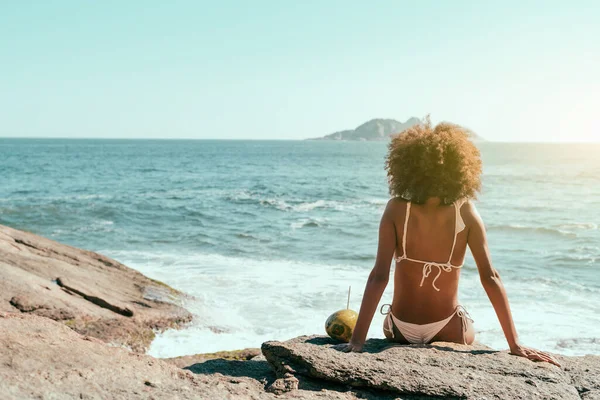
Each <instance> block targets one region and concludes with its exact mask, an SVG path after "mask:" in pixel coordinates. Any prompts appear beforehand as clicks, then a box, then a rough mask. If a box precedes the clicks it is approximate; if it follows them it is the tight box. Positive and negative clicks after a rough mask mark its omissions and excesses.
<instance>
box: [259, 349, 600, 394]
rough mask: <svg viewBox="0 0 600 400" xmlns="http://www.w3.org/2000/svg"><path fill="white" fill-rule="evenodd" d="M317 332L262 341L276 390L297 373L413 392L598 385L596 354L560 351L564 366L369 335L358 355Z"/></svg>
mask: <svg viewBox="0 0 600 400" xmlns="http://www.w3.org/2000/svg"><path fill="white" fill-rule="evenodd" d="M332 344H333V342H332V341H331V340H330V339H329V338H324V337H300V338H296V339H293V340H290V341H288V342H267V343H264V344H263V346H262V352H263V354H264V355H265V357H266V359H267V360H268V362H269V363H270V364H271V366H272V367H273V368H274V370H275V372H276V374H277V376H278V377H279V379H278V381H279V383H278V382H277V381H275V382H274V384H273V385H276V386H279V387H281V388H282V391H285V390H289V389H294V388H295V387H297V386H298V384H299V382H301V381H302V379H305V378H309V379H313V380H315V379H317V380H320V381H324V382H329V383H332V384H338V385H344V386H350V387H352V388H353V389H358V390H361V389H369V390H374V391H378V392H380V393H385V394H386V395H395V396H398V397H400V398H410V399H413V398H419V399H439V398H446V399H562V400H566V399H580V398H584V399H591V398H594V396H597V394H598V392H599V391H600V356H586V357H561V356H557V358H559V360H560V361H561V363H562V365H563V368H559V367H556V366H553V365H550V364H548V363H534V362H531V361H529V360H526V359H524V358H518V357H515V356H511V355H509V354H508V353H507V352H500V351H494V350H491V349H489V348H486V347H484V346H475V347H473V346H462V345H458V344H452V343H435V344H433V345H427V346H418V345H411V346H398V345H396V346H394V345H390V344H389V343H388V342H386V341H384V340H369V341H368V342H367V345H366V346H365V349H364V350H365V351H364V353H362V354H356V353H351V354H346V353H341V352H339V351H337V350H335V349H332V348H331V346H332Z"/></svg>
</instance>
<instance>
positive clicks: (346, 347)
mask: <svg viewBox="0 0 600 400" xmlns="http://www.w3.org/2000/svg"><path fill="white" fill-rule="evenodd" d="M332 347H333V348H334V349H336V350H339V351H342V352H344V353H361V352H362V348H363V345H362V344H356V343H352V342H350V343H342V344H336V345H335V346H332Z"/></svg>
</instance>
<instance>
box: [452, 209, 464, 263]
mask: <svg viewBox="0 0 600 400" xmlns="http://www.w3.org/2000/svg"><path fill="white" fill-rule="evenodd" d="M463 204H465V199H460V200H456V201H454V241H453V242H452V250H451V251H450V257H449V258H448V264H450V263H451V262H452V256H453V255H454V247H455V246H456V238H457V237H458V234H459V233H460V232H461V231H462V230H463V229H464V226H465V223H464V221H463V219H462V216H461V215H460V209H461V207H462V205H463ZM461 226H462V228H461Z"/></svg>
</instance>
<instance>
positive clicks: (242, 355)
mask: <svg viewBox="0 0 600 400" xmlns="http://www.w3.org/2000/svg"><path fill="white" fill-rule="evenodd" d="M259 356H262V353H261V352H260V349H258V348H250V349H243V350H233V351H218V352H216V353H204V354H195V355H193V356H182V357H173V358H164V359H163V360H165V361H167V362H169V363H171V364H173V365H176V366H178V367H179V368H186V367H189V366H191V365H194V364H198V363H203V362H205V361H208V360H214V359H217V358H219V359H223V360H238V361H247V360H252V359H255V358H256V357H259ZM265 361H266V360H265Z"/></svg>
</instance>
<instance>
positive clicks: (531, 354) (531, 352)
mask: <svg viewBox="0 0 600 400" xmlns="http://www.w3.org/2000/svg"><path fill="white" fill-rule="evenodd" d="M510 354H512V355H515V356H519V357H525V358H528V359H530V360H531V361H545V362H549V363H550V364H554V365H556V366H557V367H560V364H559V362H558V361H557V360H556V358H554V357H552V356H551V355H550V354H548V353H544V352H543V351H539V350H535V349H532V348H530V347H525V346H521V345H515V346H513V347H512V348H511V349H510Z"/></svg>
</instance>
